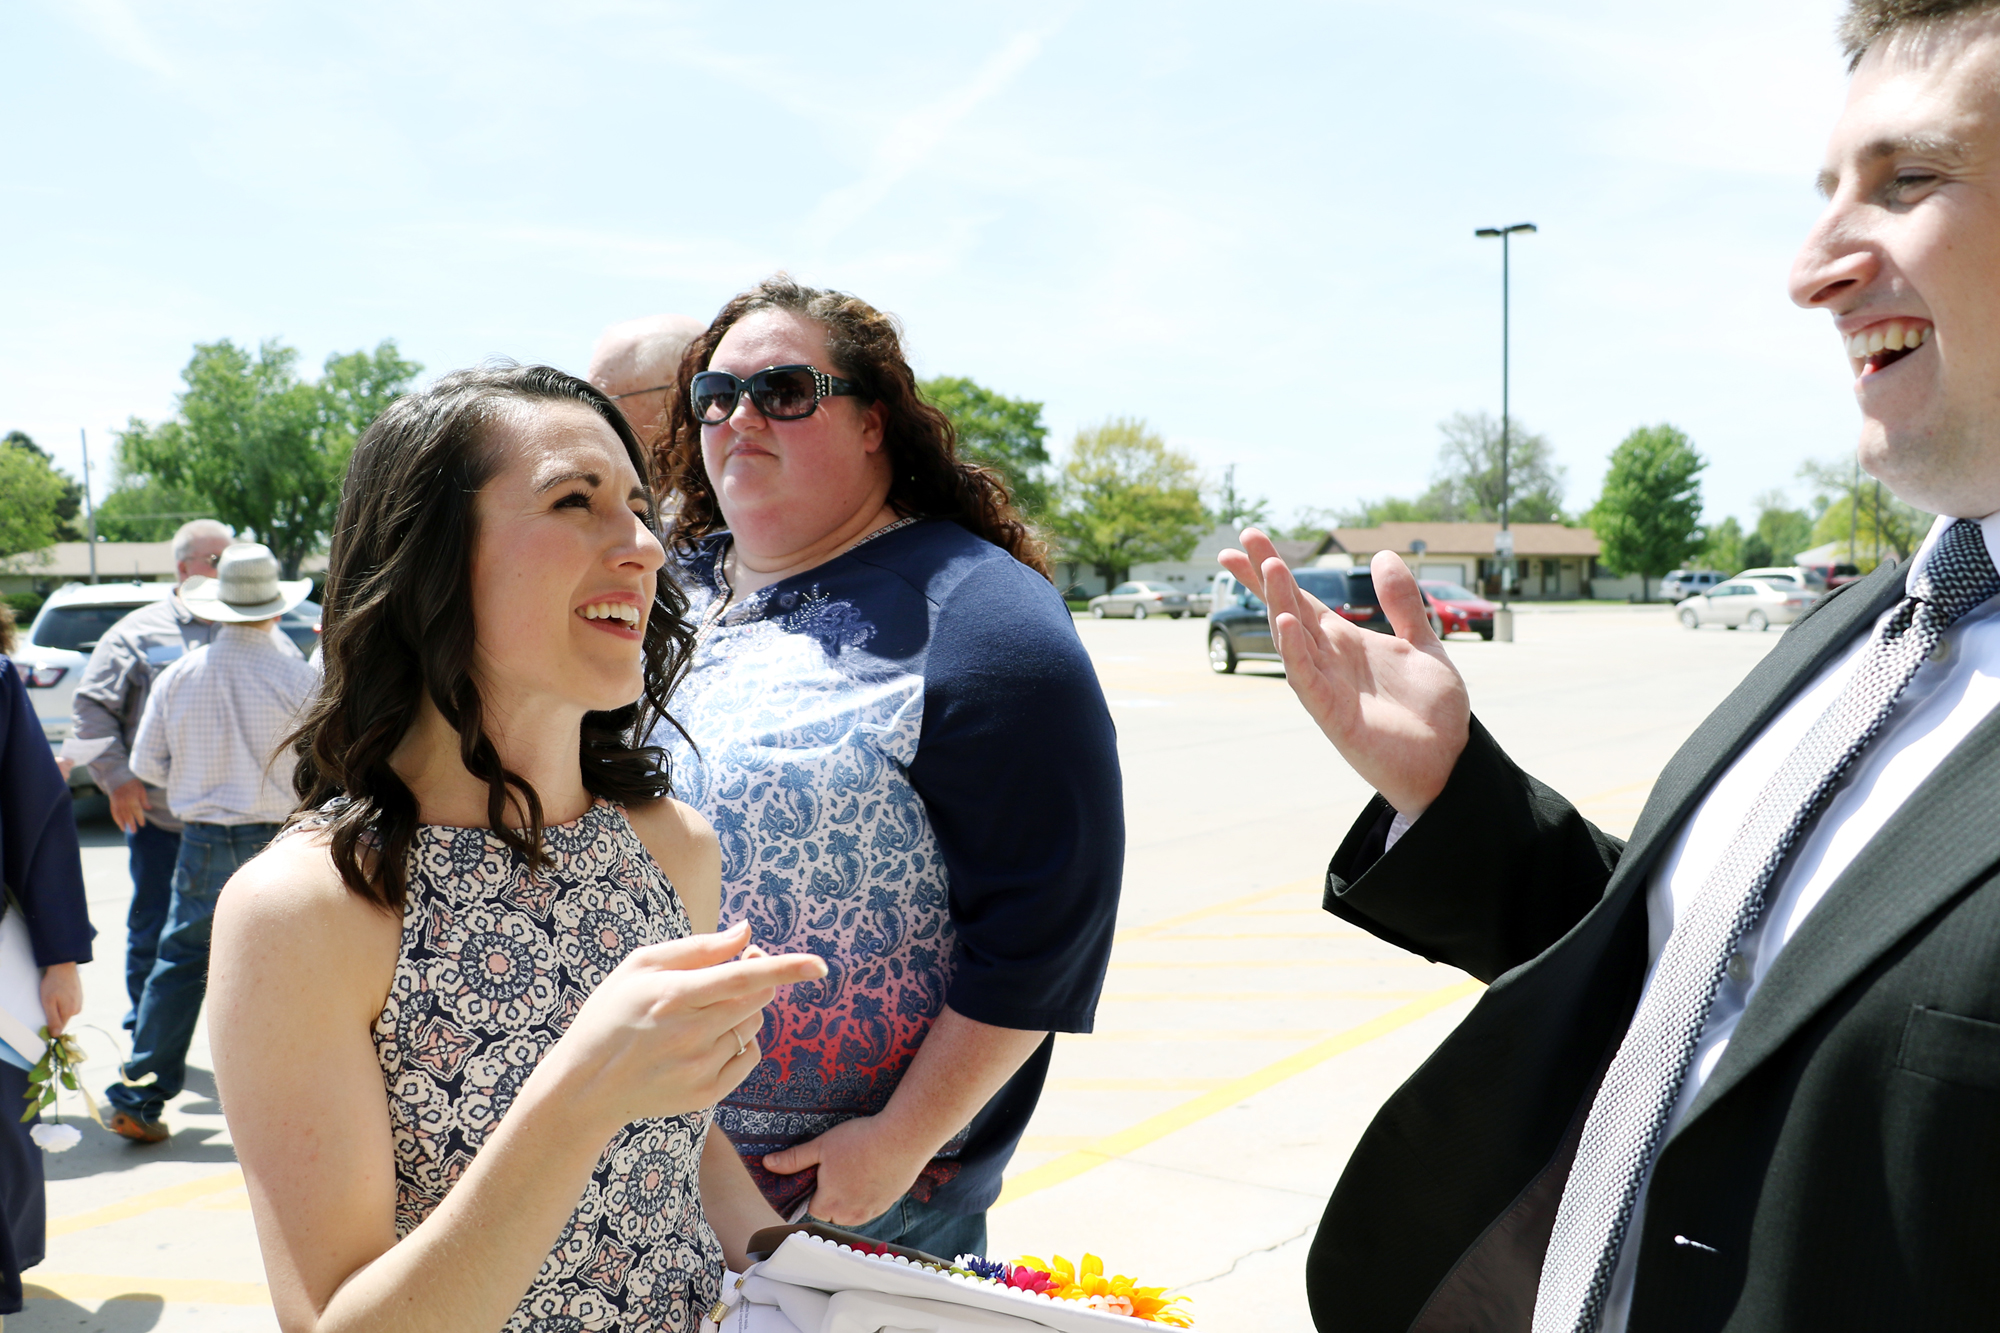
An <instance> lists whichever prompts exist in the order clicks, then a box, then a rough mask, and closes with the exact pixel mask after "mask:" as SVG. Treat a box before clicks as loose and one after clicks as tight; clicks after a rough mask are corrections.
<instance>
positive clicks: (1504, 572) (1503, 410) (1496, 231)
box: [1472, 222, 1535, 643]
mask: <svg viewBox="0 0 2000 1333" xmlns="http://www.w3.org/2000/svg"><path fill="white" fill-rule="evenodd" d="M1534 230H1535V224H1534V223H1532V222H1516V223H1515V224H1514V225H1513V226H1511V227H1481V228H1479V230H1477V231H1475V232H1473V233H1472V234H1473V235H1474V236H1482V237H1493V236H1498V237H1499V238H1500V535H1499V536H1498V537H1496V538H1495V539H1494V541H1493V554H1494V556H1495V557H1496V558H1497V559H1498V560H1499V561H1500V611H1499V614H1497V615H1496V616H1494V618H1493V637H1494V638H1496V639H1498V640H1500V641H1501V642H1502V643H1512V642H1513V641H1514V610H1513V608H1512V607H1510V606H1509V605H1508V604H1507V595H1508V594H1509V593H1510V592H1512V591H1513V590H1514V534H1513V531H1512V529H1510V528H1509V527H1508V526H1507V506H1508V500H1509V498H1510V488H1509V484H1508V483H1509V478H1508V476H1507V452H1508V445H1509V444H1510V443H1511V441H1510V438H1509V437H1510V433H1511V421H1510V413H1509V411H1508V409H1509V408H1510V407H1511V406H1512V404H1510V403H1509V401H1508V390H1509V388H1510V387H1511V385H1510V381H1511V380H1512V377H1513V376H1512V371H1513V367H1512V365H1511V364H1510V362H1511V356H1512V338H1511V336H1510V329H1509V322H1510V319H1511V317H1512V311H1511V309H1510V306H1511V304H1512V301H1511V292H1510V288H1511V286H1512V273H1511V271H1510V270H1511V268H1512V264H1511V262H1510V261H1511V259H1512V254H1511V252H1510V250H1509V248H1508V246H1509V243H1510V242H1511V240H1512V239H1513V236H1514V234H1515V233H1516V232H1532V231H1534Z"/></svg>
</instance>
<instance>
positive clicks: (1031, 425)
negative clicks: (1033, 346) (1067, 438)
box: [917, 375, 1051, 519]
mask: <svg viewBox="0 0 2000 1333" xmlns="http://www.w3.org/2000/svg"><path fill="white" fill-rule="evenodd" d="M917 391H918V392H919V393H921V394H922V395H923V396H924V397H925V399H927V400H928V401H929V402H930V403H931V404H932V405H933V406H935V407H937V408H938V409H939V410H940V411H942V412H943V413H944V414H945V415H946V416H948V417H950V418H951V424H952V428H953V429H954V430H956V431H957V432H958V447H959V450H960V452H962V453H963V454H965V456H966V457H968V458H970V459H972V460H973V461H974V462H976V463H982V464H984V465H985V466H987V467H990V468H992V469H993V470H994V471H995V472H998V473H999V474H1000V475H1001V477H1002V478H1004V479H1005V480H1006V482H1007V490H1008V492H1009V493H1010V494H1011V495H1013V497H1014V504H1015V507H1016V508H1018V509H1019V510H1020V511H1021V512H1022V513H1024V514H1026V515H1027V516H1028V517H1030V518H1036V519H1039V518H1041V517H1042V516H1043V515H1045V514H1046V513H1047V512H1048V508H1049V499H1050V494H1051V491H1050V486H1049V479H1048V466H1049V451H1048V446H1047V444H1046V443H1044V442H1045V441H1046V440H1047V439H1048V434H1049V430H1048V427H1047V426H1044V425H1043V424H1042V405H1041V404H1040V403H1034V402H1030V401H1028V400H1027V399H1025V398H1009V397H1007V396H1006V395H1005V394H999V393H995V392H994V391H993V390H991V389H988V388H985V387H983V386H982V385H979V384H976V383H974V382H973V381H971V380H969V379H966V378H964V377H962V376H958V375H940V376H938V377H937V378H936V379H928V380H920V381H918V383H917Z"/></svg>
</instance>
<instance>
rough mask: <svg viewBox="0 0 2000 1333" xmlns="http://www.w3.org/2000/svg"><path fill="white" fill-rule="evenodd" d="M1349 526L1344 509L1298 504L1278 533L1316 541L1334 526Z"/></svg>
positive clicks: (1300, 539)
mask: <svg viewBox="0 0 2000 1333" xmlns="http://www.w3.org/2000/svg"><path fill="white" fill-rule="evenodd" d="M1349 526H1351V525H1350V524H1349V523H1348V521H1347V513H1346V511H1344V510H1339V509H1321V508H1319V507H1318V506H1317V505H1300V506H1299V507H1298V508H1297V509H1294V510H1293V511H1292V521H1291V523H1290V525H1288V526H1287V527H1286V528H1285V530H1284V531H1283V532H1282V533H1281V534H1280V535H1281V536H1284V537H1288V538H1290V539H1291V540H1293V541H1317V540H1318V539H1319V538H1321V537H1324V536H1325V535H1326V534H1327V533H1328V532H1330V531H1332V530H1333V529H1334V528H1344V527H1349Z"/></svg>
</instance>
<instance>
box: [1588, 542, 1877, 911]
mask: <svg viewBox="0 0 2000 1333" xmlns="http://www.w3.org/2000/svg"><path fill="white" fill-rule="evenodd" d="M1905 574H1906V571H1904V570H1902V569H1900V568H1896V567H1893V566H1887V565H1885V566H1883V567H1881V568H1879V569H1877V570H1876V571H1875V572H1874V573H1873V574H1870V575H1869V576H1868V577H1867V578H1866V579H1864V580H1862V581H1861V582H1860V583H1859V584H1850V585H1848V586H1849V587H1851V588H1852V589H1853V591H1852V592H1848V591H1845V590H1842V591H1841V592H1840V594H1839V596H1838V597H1836V598H1835V600H1833V601H1831V602H1829V603H1827V604H1826V605H1825V606H1824V607H1823V608H1820V609H1818V610H1815V611H1814V612H1813V613H1812V614H1811V615H1809V616H1807V617H1806V618H1805V620H1804V621H1803V622H1801V623H1800V624H1798V625H1795V626H1794V627H1793V628H1791V629H1789V630H1787V631H1786V632H1785V637H1784V639H1783V640H1782V641H1781V642H1780V643H1779V644H1778V646H1777V647H1776V648H1774V649H1772V650H1771V653H1770V655H1769V656H1768V657H1766V658H1765V659H1764V660H1763V661H1762V662H1760V663H1758V664H1757V666H1756V668H1755V669H1754V670H1752V671H1751V672H1750V674H1749V675H1748V676H1746V677H1744V679H1743V683H1742V684H1740V685H1738V686H1737V687H1736V688H1735V689H1734V690H1732V691H1731V692H1730V694H1729V697H1728V698H1727V699H1724V700H1723V701H1722V703H1721V704H1720V705H1719V706H1718V707H1717V708H1716V710H1715V711H1714V712H1713V713H1711V714H1709V716H1708V720H1707V721H1705V722H1703V723H1702V724H1701V726H1699V727H1697V728H1696V729H1695V733H1694V735H1692V736H1690V737H1689V738H1688V741H1687V744H1685V745H1683V746H1681V748H1680V750H1679V751H1678V752H1676V753H1675V755H1674V757H1673V758H1672V759H1670V760H1668V761H1667V766H1666V767H1665V768H1664V769H1662V770H1661V771H1660V776H1659V780H1658V781H1656V782H1655V783H1654V784H1653V792H1652V795H1650V796H1649V797H1647V799H1646V806H1645V809H1643V810H1641V811H1640V812H1639V820H1638V822H1637V823H1636V824H1634V825H1633V827H1632V836H1631V838H1630V839H1629V840H1628V841H1627V843H1626V851H1625V855H1624V856H1622V857H1620V858H1619V863H1618V877H1617V880H1622V881H1628V882H1629V879H1630V877H1632V876H1638V875H1646V874H1649V873H1651V870H1652V862H1653V861H1654V859H1655V858H1656V857H1657V856H1658V855H1659V853H1660V852H1661V851H1663V850H1664V849H1665V848H1666V846H1667V845H1668V843H1669V842H1670V841H1671V840H1672V835H1673V834H1674V833H1676V832H1677V831H1678V830H1679V829H1680V826H1681V823H1682V821H1683V820H1685V819H1686V818H1687V817H1688V815H1689V814H1691V813H1692V812H1693V809H1694V807H1695V805H1696V804H1697V803H1698V802H1699V801H1700V800H1701V798H1702V797H1703V796H1705V795H1707V794H1708V789H1709V788H1710V787H1712V786H1714V785H1715V781H1716V779H1717V778H1719V777H1720V776H1722V773H1723V770H1724V769H1726V768H1727V767H1728V766H1729V765H1730V764H1732V763H1734V762H1735V761H1736V756H1737V755H1739V754H1741V753H1742V752H1743V750H1744V748H1745V747H1746V746H1748V745H1749V744H1750V742H1751V741H1752V740H1755V739H1756V737H1757V734H1758V733H1759V732H1761V731H1763V729H1764V726H1765V724H1766V723H1768V722H1769V721H1770V720H1771V718H1772V717H1774V716H1775V715H1776V714H1777V713H1778V711H1779V710H1780V709H1782V708H1783V707H1784V705H1785V704H1787V703H1789V702H1791V699H1792V696H1794V695H1795V694H1797V693H1798V692H1799V690H1800V688H1801V687H1802V686H1804V685H1805V683H1806V682H1807V681H1809V680H1811V679H1812V677H1813V676H1814V675H1815V674H1816V673H1818V671H1819V670H1820V668H1822V667H1824V666H1825V665H1826V664H1827V662H1828V661H1830V660H1831V659H1832V658H1833V657H1834V656H1835V655H1836V654H1838V653H1839V652H1840V651H1841V650H1842V649H1844V648H1845V647H1847V645H1848V644H1849V642H1850V641H1852V639H1853V638H1854V636H1855V634H1856V633H1858V632H1860V631H1861V630H1862V629H1864V628H1865V627H1867V626H1869V625H1872V624H1874V623H1875V618H1876V617H1877V616H1879V615H1881V614H1882V612H1884V611H1885V610H1887V609H1888V608H1889V607H1890V606H1892V605H1894V604H1895V603H1896V601H1898V600H1899V599H1900V598H1901V597H1902V595H1903V580H1904V577H1905ZM1616 883H1617V881H1614V883H1613V885H1608V886H1606V887H1607V893H1608V892H1610V891H1613V890H1614V889H1615V886H1616Z"/></svg>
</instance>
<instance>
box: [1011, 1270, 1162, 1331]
mask: <svg viewBox="0 0 2000 1333" xmlns="http://www.w3.org/2000/svg"><path fill="white" fill-rule="evenodd" d="M1014 1262H1015V1263H1017V1264H1023V1265H1026V1266H1027V1267H1029V1268H1034V1269H1039V1270H1040V1271H1042V1272H1045V1273H1047V1274H1048V1275H1049V1295H1051V1296H1054V1297H1056V1298H1057V1299H1058V1300H1065V1301H1076V1302H1078V1303H1079V1304H1082V1305H1084V1306H1086V1307H1088V1308H1090V1309H1093V1310H1104V1311H1107V1312H1109V1313H1112V1314H1123V1315H1130V1316H1131V1317H1132V1318H1134V1319H1146V1320H1150V1321H1152V1322H1154V1323H1158V1324H1166V1325H1169V1326H1170V1327H1173V1328H1192V1327H1193V1326H1194V1325H1193V1322H1192V1321H1191V1320H1190V1319H1189V1317H1188V1315H1187V1312H1186V1311H1184V1310H1179V1309H1176V1308H1175V1307H1176V1306H1178V1305H1180V1304H1181V1303H1182V1302H1184V1301H1186V1300H1187V1297H1185V1296H1173V1297H1169V1296H1167V1294H1166V1291H1167V1289H1166V1288H1165V1287H1141V1286H1138V1285H1137V1284H1135V1283H1134V1282H1133V1280H1132V1279H1131V1278H1129V1277H1126V1276H1125V1275H1123V1274H1122V1273H1121V1274H1118V1275H1116V1276H1113V1277H1106V1276H1105V1275H1104V1261H1103V1260H1102V1259H1100V1258H1098V1257H1097V1256H1096V1255H1094V1254H1086V1255H1084V1256H1083V1266H1082V1267H1081V1268H1074V1267H1072V1266H1071V1265H1070V1262H1069V1260H1067V1259H1065V1258H1063V1257H1062V1256H1061V1255H1060V1254H1059V1255H1057V1256H1056V1257H1055V1260H1054V1262H1052V1263H1051V1262H1048V1261H1045V1260H1042V1259H1037V1258H1035V1257H1034V1256H1033V1255H1028V1256H1024V1257H1022V1258H1020V1259H1016V1260H1015V1261H1014Z"/></svg>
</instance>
